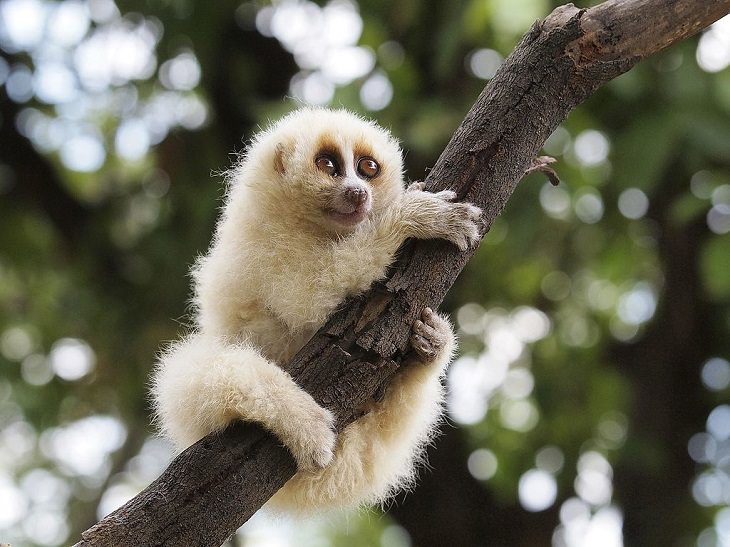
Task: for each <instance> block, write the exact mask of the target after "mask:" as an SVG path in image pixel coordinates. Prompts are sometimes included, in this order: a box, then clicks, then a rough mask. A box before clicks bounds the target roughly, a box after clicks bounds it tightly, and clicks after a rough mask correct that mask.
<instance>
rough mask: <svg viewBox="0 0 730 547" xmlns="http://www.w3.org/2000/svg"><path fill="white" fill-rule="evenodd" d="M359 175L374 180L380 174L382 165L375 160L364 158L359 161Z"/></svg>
mask: <svg viewBox="0 0 730 547" xmlns="http://www.w3.org/2000/svg"><path fill="white" fill-rule="evenodd" d="M357 173H358V174H359V175H360V176H361V177H363V178H366V179H372V178H374V177H377V176H378V174H379V173H380V165H378V162H377V161H375V160H374V159H373V158H369V157H367V156H365V157H362V158H360V159H359V160H357Z"/></svg>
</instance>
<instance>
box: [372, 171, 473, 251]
mask: <svg viewBox="0 0 730 547" xmlns="http://www.w3.org/2000/svg"><path fill="white" fill-rule="evenodd" d="M423 187H424V183H422V182H414V183H412V184H411V185H410V186H409V187H408V189H407V190H406V192H405V193H404V194H402V196H401V200H400V202H399V204H398V206H397V207H393V208H391V210H389V211H388V215H386V217H385V218H384V219H383V224H382V226H381V231H382V233H383V235H386V234H392V235H393V236H394V237H396V238H402V239H406V238H408V237H414V238H416V239H445V240H447V241H450V242H452V243H453V244H454V245H456V246H457V247H459V249H460V250H462V251H464V250H466V249H468V248H469V247H471V246H473V245H474V244H475V243H476V242H477V241H479V238H480V233H479V224H478V223H479V219H480V217H481V213H482V211H481V209H480V208H479V207H477V206H476V205H473V204H471V203H467V202H455V201H454V200H455V199H456V192H452V191H451V190H443V191H441V192H436V193H432V192H424V191H423Z"/></svg>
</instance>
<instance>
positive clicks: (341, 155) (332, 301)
mask: <svg viewBox="0 0 730 547" xmlns="http://www.w3.org/2000/svg"><path fill="white" fill-rule="evenodd" d="M402 170H403V165H402V157H401V151H400V148H399V146H398V144H397V142H396V141H395V140H394V139H393V138H392V137H391V135H390V134H389V133H388V132H387V131H385V130H384V129H382V128H380V127H379V126H377V125H375V124H374V123H372V122H369V121H366V120H363V119H362V118H360V117H357V116H355V115H353V114H350V113H348V112H346V111H342V110H338V111H332V110H325V109H311V108H305V109H302V110H298V111H296V112H294V113H292V114H290V115H289V116H287V117H285V118H283V119H282V120H280V121H279V122H278V123H276V124H274V125H273V126H272V127H271V128H270V129H268V130H266V131H263V132H262V133H260V134H259V135H258V136H257V137H256V138H255V139H254V141H253V143H252V144H251V146H250V147H249V148H248V151H247V152H246V154H245V155H244V157H243V158H242V159H241V161H240V163H239V164H238V165H237V166H236V167H234V168H233V169H232V170H231V172H230V173H229V188H228V192H227V196H226V200H225V205H224V208H223V211H222V215H221V218H220V221H219V223H218V226H217V229H216V233H215V237H214V239H213V242H212V245H211V247H210V249H209V251H208V253H207V254H206V255H204V256H202V257H201V258H200V259H199V260H198V262H197V263H196V265H195V267H194V269H193V280H194V305H195V312H196V313H195V322H196V325H195V329H194V331H193V332H192V333H191V334H189V335H188V336H187V337H185V338H183V339H182V340H180V341H179V342H176V343H174V344H172V345H171V346H170V347H169V348H168V349H167V350H166V351H165V352H164V353H163V355H162V356H161V358H160V360H159V363H158V364H157V367H156V369H155V373H154V379H153V393H152V395H153V399H154V403H155V408H156V414H157V419H158V422H159V424H160V426H161V429H162V431H163V433H164V434H166V435H168V436H169V437H170V438H171V439H172V440H173V441H174V443H175V444H176V445H177V446H178V447H179V448H180V449H182V448H184V447H186V446H188V445H190V444H192V443H193V442H195V441H197V440H198V439H200V438H201V437H203V436H204V435H206V434H208V433H210V432H212V431H216V430H220V429H222V428H224V427H225V426H226V425H227V424H228V423H229V422H231V421H232V420H236V419H242V420H250V421H257V422H260V423H262V424H263V425H264V426H265V427H266V428H268V429H269V430H270V431H271V432H273V433H274V434H275V435H276V436H278V438H279V439H280V440H281V441H282V443H283V444H284V445H285V446H286V447H287V448H288V449H289V450H290V451H291V453H292V455H293V456H294V458H295V459H296V461H297V464H298V468H299V471H298V472H297V474H296V475H295V476H294V478H292V479H291V480H290V481H289V482H288V483H287V484H286V485H285V486H284V488H282V489H281V490H280V491H279V492H278V493H277V494H276V495H275V496H274V498H272V500H271V501H270V502H269V504H268V507H269V508H272V509H275V510H282V511H286V512H289V513H295V514H302V513H310V512H313V511H320V510H326V509H332V508H341V507H351V506H357V505H360V504H362V503H378V502H382V501H384V500H385V499H387V498H388V497H389V496H390V495H392V494H393V493H394V492H395V491H396V490H398V489H399V488H401V487H404V486H407V485H410V484H412V481H413V479H414V467H415V465H416V463H417V461H418V459H419V458H420V455H421V454H422V450H423V447H424V445H425V444H426V443H427V442H428V440H429V438H430V436H431V435H432V432H433V429H434V425H435V424H436V422H437V421H438V419H439V416H440V414H441V405H442V399H443V393H442V385H441V376H442V374H443V372H444V370H445V367H446V366H447V364H448V363H449V361H450V359H451V357H452V354H453V352H454V348H455V339H454V335H453V333H452V330H451V327H450V325H449V324H448V322H447V321H446V320H445V319H444V318H442V317H440V316H438V315H437V314H435V313H433V312H431V311H430V310H425V311H424V313H423V317H422V320H420V321H416V323H415V324H414V326H413V335H412V338H411V343H412V345H413V346H414V349H415V350H416V354H417V355H418V356H419V361H420V362H419V363H414V364H411V365H409V366H406V367H403V370H402V371H401V372H399V374H398V375H397V376H396V378H395V379H394V381H393V382H392V383H391V384H390V386H389V387H388V390H387V393H386V395H385V397H384V399H383V400H382V401H380V402H378V403H376V404H374V405H373V409H372V411H371V412H369V413H368V414H366V415H365V416H363V417H361V418H359V419H358V420H357V421H355V422H353V423H352V424H350V425H349V426H347V427H346V428H345V429H344V430H343V431H342V432H341V433H340V434H339V435H338V436H336V435H335V433H334V431H333V426H332V424H333V416H332V414H331V413H330V411H329V410H327V409H325V408H322V407H320V406H319V405H318V404H317V403H316V402H315V401H314V399H312V397H311V396H310V395H308V394H307V393H306V392H304V391H303V390H302V389H301V388H299V387H298V386H297V385H296V383H295V382H294V381H293V380H292V379H291V377H290V376H289V375H288V374H287V373H286V372H284V371H283V370H282V369H281V368H280V367H279V366H278V365H277V363H283V362H286V361H287V360H288V359H290V358H291V357H292V356H293V355H294V354H295V353H296V352H297V351H298V350H299V349H300V348H301V347H302V346H303V345H304V343H306V342H307V340H309V338H310V337H311V336H312V335H313V334H314V332H316V330H317V329H319V328H320V327H321V326H322V325H323V324H324V322H325V320H326V319H327V317H328V316H329V315H330V314H331V313H332V312H333V311H334V310H335V308H336V307H337V306H338V305H339V304H340V303H341V302H342V301H343V300H344V299H345V298H346V297H348V296H350V295H354V294H358V293H361V292H363V291H365V290H366V289H367V288H368V287H369V286H370V285H371V284H372V283H373V282H374V281H376V280H378V279H381V278H382V277H383V276H384V275H385V271H386V268H387V267H388V266H389V265H390V264H391V263H392V261H393V260H394V257H395V255H396V252H397V250H398V248H399V247H400V245H401V244H402V243H403V242H404V241H405V240H406V239H407V238H409V237H415V238H444V239H448V240H450V241H452V242H453V243H454V244H456V245H458V246H459V247H461V248H462V249H464V248H466V247H467V246H468V245H471V244H472V243H474V242H475V241H476V240H477V238H478V228H477V221H478V218H479V214H480V211H479V209H478V208H476V207H474V206H473V205H470V204H467V203H455V202H453V201H452V200H453V198H454V194H453V193H452V192H440V193H435V194H434V193H428V192H424V191H423V190H422V185H420V184H413V185H411V186H410V187H409V188H408V189H406V188H405V187H404V183H403V173H402Z"/></svg>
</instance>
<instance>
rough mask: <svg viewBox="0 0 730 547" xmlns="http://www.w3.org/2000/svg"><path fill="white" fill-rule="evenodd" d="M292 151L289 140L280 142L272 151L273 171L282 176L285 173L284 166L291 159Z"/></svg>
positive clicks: (291, 144)
mask: <svg viewBox="0 0 730 547" xmlns="http://www.w3.org/2000/svg"><path fill="white" fill-rule="evenodd" d="M293 151H294V143H293V142H292V141H290V140H286V141H282V142H280V143H278V144H277V145H276V148H275V149H274V170H275V171H276V172H277V173H279V174H280V175H283V174H285V173H286V165H287V163H289V160H290V159H291V154H292V152H293Z"/></svg>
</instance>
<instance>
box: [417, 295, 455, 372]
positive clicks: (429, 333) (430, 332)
mask: <svg viewBox="0 0 730 547" xmlns="http://www.w3.org/2000/svg"><path fill="white" fill-rule="evenodd" d="M453 336H454V335H453V333H452V332H451V325H449V322H448V321H446V319H444V318H442V317H440V316H439V315H438V314H437V313H436V312H434V311H433V310H432V309H431V308H424V310H423V312H422V313H421V319H420V320H419V319H416V321H415V322H414V323H413V332H412V333H411V346H413V349H414V350H415V352H416V354H417V355H418V357H419V361H421V362H423V363H424V364H428V363H432V362H434V361H436V360H437V359H438V358H439V357H440V355H441V353H442V352H443V351H444V349H445V348H446V346H447V345H448V344H449V342H450V341H451V339H452V338H453Z"/></svg>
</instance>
